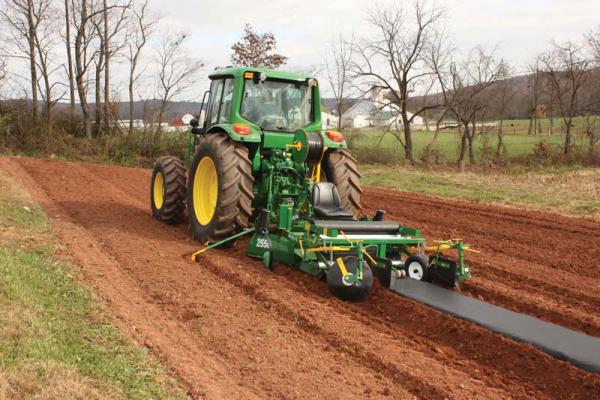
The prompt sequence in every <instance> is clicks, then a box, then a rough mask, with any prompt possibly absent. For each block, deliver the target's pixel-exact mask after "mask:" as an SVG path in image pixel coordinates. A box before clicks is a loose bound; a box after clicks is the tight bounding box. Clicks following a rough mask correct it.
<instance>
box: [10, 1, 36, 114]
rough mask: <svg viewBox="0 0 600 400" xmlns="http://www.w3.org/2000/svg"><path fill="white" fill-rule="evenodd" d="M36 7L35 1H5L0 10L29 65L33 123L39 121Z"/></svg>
mask: <svg viewBox="0 0 600 400" xmlns="http://www.w3.org/2000/svg"><path fill="white" fill-rule="evenodd" d="M46 3H47V1H45V0H41V1H40V2H39V3H38V4H37V7H38V8H41V7H46V5H45V4H46ZM35 8H36V5H35V3H34V1H33V0H5V1H4V4H3V7H2V8H0V16H1V17H2V19H3V20H4V21H5V23H6V24H7V25H9V26H10V27H11V28H12V29H11V30H10V35H11V38H12V42H13V43H14V45H15V47H16V49H17V51H18V52H19V53H20V54H21V56H17V57H20V58H25V59H26V60H27V61H28V63H29V73H30V84H31V102H32V106H31V110H32V112H31V117H32V120H33V123H34V124H36V123H37V121H38V106H39V104H38V103H39V100H38V88H37V82H38V76H37V72H38V71H37V65H36V58H37V51H36V45H35V35H36V31H37V29H38V26H39V23H40V22H41V21H40V20H37V21H36V19H35V12H34V9H35Z"/></svg>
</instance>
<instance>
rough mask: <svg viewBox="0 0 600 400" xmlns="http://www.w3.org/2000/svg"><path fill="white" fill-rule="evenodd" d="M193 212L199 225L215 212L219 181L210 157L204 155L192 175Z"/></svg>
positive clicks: (203, 223)
mask: <svg viewBox="0 0 600 400" xmlns="http://www.w3.org/2000/svg"><path fill="white" fill-rule="evenodd" d="M193 191H194V196H193V197H194V213H195V214H196V220H198V222H199V223H200V224H201V225H208V224H209V223H210V221H211V220H212V218H213V215H214V214H215V208H216V206H217V196H218V194H219V182H218V179H217V169H216V168H215V163H214V162H213V160H212V159H211V158H210V157H204V158H203V159H202V160H200V162H199V163H198V166H197V167H196V173H195V175H194V187H193Z"/></svg>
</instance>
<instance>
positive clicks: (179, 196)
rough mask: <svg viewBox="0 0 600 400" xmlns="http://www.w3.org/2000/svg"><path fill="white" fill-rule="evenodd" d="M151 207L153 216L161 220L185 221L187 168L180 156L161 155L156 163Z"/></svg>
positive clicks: (151, 184)
mask: <svg viewBox="0 0 600 400" xmlns="http://www.w3.org/2000/svg"><path fill="white" fill-rule="evenodd" d="M150 208H151V209H152V216H153V217H154V218H156V219H157V220H159V221H161V222H165V223H167V224H175V223H178V222H183V210H184V208H185V168H184V166H183V163H182V162H181V160H179V159H178V158H176V157H172V156H164V157H160V158H159V159H158V161H157V162H156V164H155V165H154V169H153V170H152V178H151V181H150Z"/></svg>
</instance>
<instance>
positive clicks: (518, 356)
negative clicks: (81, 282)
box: [0, 158, 600, 400]
mask: <svg viewBox="0 0 600 400" xmlns="http://www.w3.org/2000/svg"><path fill="white" fill-rule="evenodd" d="M0 168H2V169H5V170H8V171H9V172H10V173H12V174H13V175H14V176H16V177H17V178H18V179H20V180H21V181H22V183H23V184H24V185H25V187H26V188H28V189H29V190H30V192H31V193H32V194H33V195H34V196H35V198H36V199H37V200H38V201H39V202H40V204H42V206H43V207H44V208H45V210H46V211H47V213H48V214H49V216H50V218H51V219H52V221H53V225H54V228H55V231H56V232H57V235H58V239H59V241H60V242H61V243H62V244H63V245H64V247H63V248H62V250H61V252H62V253H63V255H64V256H65V257H69V258H71V259H73V260H75V261H77V263H78V264H80V265H81V266H82V271H83V275H84V278H85V280H86V281H88V282H90V284H91V285H93V286H94V287H95V288H96V292H97V293H98V294H99V295H101V296H102V297H103V298H104V299H105V300H106V302H107V304H108V305H109V307H110V308H111V310H112V311H113V312H114V314H115V315H116V317H117V318H118V321H117V323H118V324H119V325H120V326H121V327H122V328H123V329H124V330H126V331H127V332H128V333H129V335H130V336H131V337H132V338H133V339H134V340H136V341H137V342H138V343H139V344H140V345H143V346H146V347H147V348H148V349H150V351H152V352H153V353H154V354H156V355H157V356H158V357H159V358H160V359H161V360H162V361H163V363H164V364H165V365H166V367H167V368H168V369H169V371H170V372H171V374H173V375H174V376H176V377H177V378H178V379H179V380H180V381H181V382H182V384H183V385H184V386H185V387H186V388H187V390H188V391H189V393H190V395H191V396H192V397H194V398H211V399H238V398H240V399H241V398H244V399H252V398H282V399H311V400H313V399H320V398H326V399H338V398H343V399H353V398H360V399H363V398H393V399H404V398H426V399H430V398H457V399H463V398H481V399H490V398H540V399H541V398H580V399H590V398H600V376H598V375H594V374H591V373H588V372H585V371H582V370H580V369H577V368H575V367H573V366H572V365H570V364H568V363H566V362H562V361H559V360H556V359H554V358H552V357H550V356H548V355H546V354H545V353H543V352H541V351H539V350H537V349H535V348H533V347H532V346H529V345H525V344H522V343H519V342H516V341H513V340H510V339H506V338H503V337H501V336H499V335H496V334H493V333H491V332H489V331H486V330H485V329H482V328H480V327H478V326H476V325H473V324H471V323H468V322H465V321H461V320H458V319H455V318H452V317H449V316H446V315H444V314H441V313H439V312H437V311H434V310H432V309H430V308H428V307H426V306H423V305H420V304H418V303H415V302H413V301H410V300H408V299H405V298H402V297H400V296H398V295H396V294H394V293H392V292H389V291H387V290H385V289H383V288H382V287H381V286H379V284H378V283H376V285H375V286H374V290H373V292H372V294H371V296H370V298H369V299H368V301H365V302H362V303H358V304H348V303H344V302H341V301H339V300H337V299H335V298H333V297H331V296H330V295H329V294H328V292H327V288H326V286H325V284H324V283H323V282H321V281H318V280H316V279H314V278H312V277H310V276H307V275H304V274H302V273H301V272H299V271H296V270H293V269H289V268H287V267H283V266H279V267H277V268H276V269H275V272H269V271H267V270H265V269H264V268H263V267H262V264H261V263H260V262H256V261H253V260H251V259H249V258H247V257H246V256H245V255H244V247H243V243H238V244H237V245H236V247H234V248H229V249H223V250H215V251H212V252H209V253H206V254H205V255H203V256H202V259H201V262H200V263H193V262H191V261H190V260H189V256H190V254H191V253H192V252H193V251H194V250H196V249H197V248H198V244H197V243H195V242H193V241H192V240H191V239H190V234H189V232H188V229H187V227H186V226H185V225H176V226H167V225H164V224H161V223H159V222H157V221H156V220H154V219H153V218H152V217H151V216H150V212H149V188H148V183H149V178H150V171H147V170H140V169H129V168H118V167H112V166H106V165H96V164H79V163H66V162H61V161H49V160H35V159H26V158H12V159H8V158H2V159H0ZM363 203H364V206H365V209H366V211H368V212H373V211H374V210H375V209H377V208H384V209H387V210H388V214H387V217H388V218H389V219H394V220H397V221H399V222H401V223H402V224H404V225H407V226H412V227H418V228H421V229H423V230H424V232H425V234H426V235H427V236H428V237H430V238H436V239H447V238H456V237H461V238H463V239H464V240H465V241H467V242H469V243H471V244H472V245H473V247H474V248H475V249H477V250H479V251H481V253H479V254H475V253H469V254H468V257H469V261H470V265H471V266H472V270H473V279H472V280H471V281H470V282H468V283H467V284H465V285H464V291H465V292H466V293H467V294H469V295H472V296H475V297H478V298H481V299H483V300H485V301H488V302H491V303H495V304H499V305H502V306H505V307H508V308H511V309H514V310H517V311H520V312H523V313H527V314H530V315H534V316H537V317H539V318H542V319H545V320H548V321H551V322H555V323H558V324H561V325H564V326H567V327H569V328H572V329H575V330H578V331H581V332H585V333H587V334H590V335H594V336H600V307H599V305H600V294H599V293H600V280H599V277H600V264H599V261H598V260H599V259H600V245H599V243H600V223H598V222H592V221H587V220H585V219H573V218H566V217H560V216H556V215H551V214H543V213H533V212H530V211H521V210H517V209H509V208H500V207H491V206H485V205H479V204H475V203H468V202H457V201H449V200H441V199H436V198H430V197H424V196H418V195H414V194H407V193H402V192H395V191H390V190H380V189H370V190H366V191H365V193H364V195H363Z"/></svg>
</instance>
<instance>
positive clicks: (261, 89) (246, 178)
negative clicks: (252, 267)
mask: <svg viewBox="0 0 600 400" xmlns="http://www.w3.org/2000/svg"><path fill="white" fill-rule="evenodd" d="M209 78H210V80H211V86H210V90H209V91H207V92H206V93H205V96H204V99H203V104H204V103H205V100H206V97H207V96H208V102H207V104H208V107H207V109H206V113H205V118H203V121H202V122H200V121H199V119H200V117H198V118H197V119H193V120H192V121H191V122H190V125H191V126H192V129H191V132H190V136H189V153H190V156H191V162H190V166H189V169H188V171H187V178H186V171H185V168H184V164H183V162H182V161H181V160H178V159H177V158H174V157H170V156H166V157H161V158H160V159H159V160H158V162H157V163H156V165H155V167H154V170H153V173H152V178H151V189H150V197H151V208H152V214H153V216H154V217H155V218H156V219H158V220H160V221H163V222H165V223H169V224H171V223H176V222H180V221H182V220H183V219H184V213H185V210H186V208H187V216H188V219H189V224H190V227H191V231H192V234H193V236H194V238H195V239H196V240H198V241H201V242H203V243H206V244H207V245H206V246H205V247H204V248H203V249H201V250H200V251H198V252H197V253H196V254H194V258H195V257H198V256H199V255H200V254H201V253H203V252H205V251H207V250H209V249H211V248H214V247H218V246H222V245H224V244H227V243H230V242H232V241H233V240H235V239H237V238H240V237H241V236H244V235H252V236H251V238H250V240H249V244H248V248H247V254H248V255H249V256H250V257H253V258H257V259H260V260H262V261H263V263H264V265H265V266H266V267H267V268H272V266H273V264H274V263H280V264H286V265H289V266H293V267H297V268H299V269H300V270H302V271H304V272H307V273H309V274H312V275H316V276H322V277H324V278H325V279H326V280H327V285H328V287H329V288H330V290H331V292H332V293H333V294H334V295H336V296H337V297H339V298H342V299H346V300H360V299H362V298H364V297H366V296H367V295H368V293H369V291H370V289H371V286H372V284H373V277H374V276H376V277H378V278H379V279H380V281H381V282H382V284H384V285H385V286H387V287H389V285H390V281H391V280H392V279H399V278H402V277H410V278H413V279H418V280H431V279H437V280H440V281H442V282H444V283H446V284H448V285H454V284H455V283H456V282H458V281H460V280H464V279H467V278H468V277H469V269H468V267H467V266H466V265H465V263H464V260H463V252H464V250H465V249H467V246H466V245H464V244H463V243H462V241H460V240H451V241H446V242H438V243H437V244H436V245H435V246H431V247H427V246H426V243H425V239H424V238H423V237H422V235H421V232H420V231H419V230H417V229H413V228H408V227H404V226H401V225H400V224H398V223H396V222H393V221H385V220H384V219H383V217H384V214H385V212H384V211H383V210H380V211H378V212H377V213H376V214H375V215H374V216H373V217H369V216H365V215H361V213H360V211H361V206H360V196H361V192H362V190H361V188H360V173H359V172H358V168H357V162H356V160H355V159H354V158H353V157H352V155H351V153H350V151H349V150H348V148H347V145H346V141H345V139H344V137H343V135H342V134H341V133H339V132H336V131H330V130H323V129H322V124H321V101H320V95H319V85H318V83H317V80H316V79H314V78H312V77H309V76H305V75H301V74H297V73H289V72H281V71H272V70H267V69H262V68H228V69H223V70H219V71H216V72H214V73H213V74H211V75H210V77H209ZM201 114H202V113H201ZM446 249H456V250H458V260H457V261H453V260H451V259H448V258H445V257H444V255H443V250H446ZM427 253H431V254H429V255H427Z"/></svg>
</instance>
